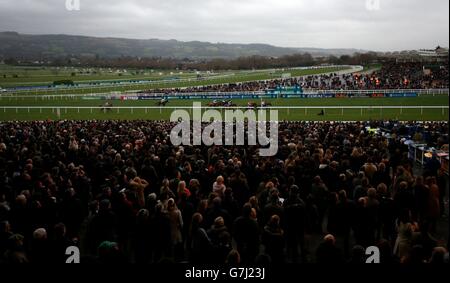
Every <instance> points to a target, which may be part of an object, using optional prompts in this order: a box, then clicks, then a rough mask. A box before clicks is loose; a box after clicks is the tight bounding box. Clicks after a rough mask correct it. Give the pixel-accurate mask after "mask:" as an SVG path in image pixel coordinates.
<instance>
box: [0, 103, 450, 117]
mask: <svg viewBox="0 0 450 283" xmlns="http://www.w3.org/2000/svg"><path fill="white" fill-rule="evenodd" d="M2 108H3V112H6V110H15V112H16V113H19V111H20V110H26V111H27V112H28V113H30V112H31V110H39V112H40V113H42V111H43V110H49V109H50V110H52V112H55V111H56V112H57V113H62V112H61V111H64V113H67V111H68V110H76V111H77V112H78V113H80V110H86V109H87V110H90V112H91V113H94V110H95V111H102V110H103V111H106V110H108V111H116V112H117V113H121V110H129V111H130V113H131V114H133V113H134V110H145V113H148V111H149V110H159V111H160V113H162V111H163V110H165V109H168V110H181V109H185V110H189V111H191V110H195V109H201V110H210V109H216V110H221V111H223V110H248V109H255V108H249V107H248V106H237V107H209V106H201V107H199V106H112V107H105V106H97V107H95V106H0V109H2ZM256 109H263V110H287V113H288V114H289V113H290V111H291V110H303V111H304V113H305V115H307V114H308V110H324V111H325V113H326V111H327V110H341V115H342V116H343V115H344V114H345V113H344V112H345V110H350V109H352V110H360V111H361V116H363V115H364V110H375V109H378V110H380V114H381V115H382V114H383V110H385V109H386V110H387V109H397V110H400V115H402V114H403V111H404V110H408V109H415V110H420V113H421V114H420V115H423V114H424V110H427V109H434V110H439V111H441V113H442V116H446V114H448V113H446V110H447V111H448V110H449V106H273V107H258V108H256ZM447 117H448V116H447ZM446 120H447V119H446Z"/></svg>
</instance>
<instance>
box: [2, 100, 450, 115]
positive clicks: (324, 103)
mask: <svg viewBox="0 0 450 283" xmlns="http://www.w3.org/2000/svg"><path fill="white" fill-rule="evenodd" d="M211 101H212V100H171V101H170V102H169V104H168V105H167V106H166V107H156V108H155V105H156V101H154V100H141V101H119V100H116V101H112V103H113V106H114V107H152V108H147V109H145V108H141V109H112V110H110V111H107V112H106V113H105V112H104V111H102V110H101V109H100V107H99V106H100V105H102V104H103V103H104V102H105V101H102V100H82V99H81V98H80V97H77V98H69V97H64V98H62V99H61V98H54V99H50V100H49V99H43V98H42V97H39V96H35V97H32V98H6V97H3V98H1V99H0V120H2V121H5V120H10V121H11V120H47V119H51V120H57V119H70V120H91V119H97V120H109V119H115V120H141V119H143V120H169V119H170V115H171V114H172V112H173V111H174V110H175V109H174V108H176V107H180V109H186V110H187V111H188V112H189V113H190V114H192V109H189V108H192V105H193V102H200V103H202V106H206V105H207V104H208V103H209V102H211ZM249 101H253V102H259V101H258V100H256V99H255V100H237V99H236V100H233V102H234V103H236V104H237V105H238V106H242V107H243V110H245V106H246V105H247V103H248V102H249ZM266 102H270V103H271V104H272V105H273V107H290V108H289V109H278V120H290V121H305V120H306V121H324V120H326V121H368V120H387V119H394V120H402V121H446V120H448V115H449V113H448V105H449V104H448V96H447V95H437V96H432V95H430V96H421V97H416V98H309V99H300V98H291V99H267V100H266ZM30 106H32V107H52V108H51V109H44V108H30V109H28V108H27V107H30ZM297 106H300V107H337V108H336V109H325V115H324V116H319V115H318V113H319V112H320V111H321V109H320V108H308V109H294V108H292V107H297ZM343 106H353V107H356V106H361V108H357V109H344V110H342V109H339V107H343ZM374 106H395V107H396V108H395V109H387V108H385V109H378V108H371V107H374ZM406 106H416V107H421V106H435V107H436V108H435V109H426V108H425V109H421V108H417V109H404V108H402V107H406ZM6 107H9V108H6ZM16 107H25V108H20V109H19V108H16ZM66 107H75V108H71V109H70V108H66ZM77 107H87V109H85V108H77ZM218 110H219V111H222V113H223V111H224V108H218Z"/></svg>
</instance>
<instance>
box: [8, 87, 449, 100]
mask: <svg viewBox="0 0 450 283" xmlns="http://www.w3.org/2000/svg"><path fill="white" fill-rule="evenodd" d="M281 92H282V91H281ZM392 93H417V94H418V95H419V96H436V95H447V96H449V94H450V91H449V89H448V88H447V89H380V90H314V89H306V90H304V93H303V94H304V95H320V94H344V95H349V94H350V95H354V96H355V97H358V96H362V97H369V96H370V95H372V94H384V95H387V94H392ZM127 95H133V96H136V95H138V94H137V91H130V92H124V93H111V92H105V93H92V94H52V95H48V94H42V95H30V94H28V95H5V94H3V95H0V101H1V100H3V99H10V100H11V99H25V98H33V99H35V100H36V101H37V100H55V99H61V100H62V99H65V100H68V99H77V98H79V97H84V98H98V97H112V96H116V97H118V96H127ZM139 95H142V96H148V97H155V98H156V97H161V96H191V97H196V96H218V97H219V96H224V97H226V96H266V95H270V94H267V93H266V92H265V91H239V92H187V93H170V94H166V93H149V94H145V93H143V94H139Z"/></svg>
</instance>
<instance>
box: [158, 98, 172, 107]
mask: <svg viewBox="0 0 450 283" xmlns="http://www.w3.org/2000/svg"><path fill="white" fill-rule="evenodd" d="M167 103H169V100H168V99H162V100H160V101H158V102H156V106H166V105H167Z"/></svg>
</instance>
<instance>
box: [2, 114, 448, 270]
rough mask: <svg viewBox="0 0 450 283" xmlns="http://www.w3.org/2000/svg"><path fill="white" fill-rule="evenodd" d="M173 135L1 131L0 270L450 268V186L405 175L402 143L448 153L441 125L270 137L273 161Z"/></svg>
mask: <svg viewBox="0 0 450 283" xmlns="http://www.w3.org/2000/svg"><path fill="white" fill-rule="evenodd" d="M173 126H174V124H173V123H168V122H161V121H160V122H153V121H133V122H126V121H58V122H52V121H46V122H44V121H35V122H2V123H0V260H1V261H2V262H39V263H43V262H64V261H65V254H64V252H65V249H66V247H68V246H73V245H77V246H79V247H80V249H81V254H82V256H83V257H82V262H91V261H93V262H102V263H109V262H139V263H155V262H186V261H187V262H194V263H225V262H228V263H245V264H247V263H255V262H259V263H261V262H265V263H268V262H272V263H284V262H320V263H322V262H323V263H335V262H336V263H337V262H351V263H358V262H362V261H364V257H365V254H364V253H363V252H362V251H363V250H364V249H365V248H366V247H368V246H373V245H377V246H378V247H379V248H380V251H381V258H382V259H381V261H382V262H405V263H407V262H432V263H438V262H443V261H448V253H447V251H446V249H445V247H446V245H447V241H448V239H443V237H446V236H447V235H441V234H439V229H437V227H438V225H439V222H440V221H442V218H441V217H442V212H443V211H444V207H442V205H441V204H445V203H446V202H445V201H443V200H444V198H445V196H444V195H443V194H442V192H445V187H446V186H447V177H446V176H445V175H443V174H440V172H439V170H437V171H436V170H435V169H433V168H435V167H436V166H434V165H433V166H430V170H425V171H423V174H422V173H420V174H417V173H415V171H413V169H414V168H413V164H412V163H411V161H410V160H409V159H408V156H407V154H408V150H407V148H408V147H407V146H406V145H405V144H404V143H403V142H404V139H403V137H404V136H406V135H409V136H417V135H416V134H417V133H420V136H421V137H422V139H423V141H424V142H425V143H428V144H429V145H430V146H433V147H435V148H441V147H444V145H445V144H448V124H447V123H426V124H416V123H413V122H411V123H397V122H393V121H385V122H371V123H362V122H361V123H357V122H354V123H333V122H322V123H319V122H318V123H308V122H290V123H288V122H286V123H280V126H279V128H280V132H279V139H280V140H279V144H280V147H279V151H278V154H277V155H276V156H274V157H270V158H269V157H260V156H259V155H258V148H256V147H253V146H248V147H239V146H227V147H218V146H212V147H206V146H198V147H189V146H186V147H181V146H180V147H175V146H172V145H171V143H170V139H169V134H168V133H169V132H170V130H171V129H172V128H173ZM368 126H371V127H375V128H376V127H382V128H384V129H387V130H389V131H390V132H391V135H390V138H387V137H385V136H382V135H381V134H377V133H374V132H373V131H368V130H366V127H368ZM325 235H326V236H325ZM322 237H324V240H323V242H322V243H317V241H314V240H313V239H317V238H322ZM446 254H447V255H446Z"/></svg>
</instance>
